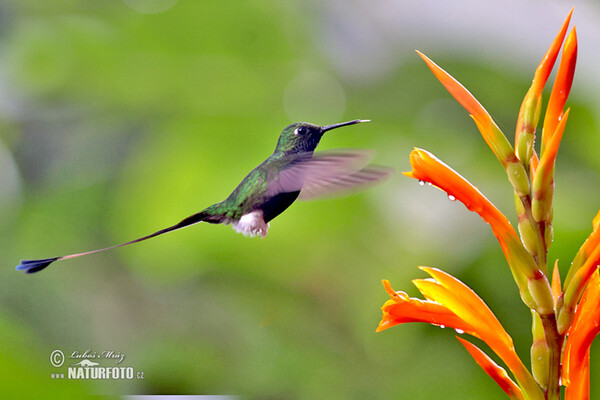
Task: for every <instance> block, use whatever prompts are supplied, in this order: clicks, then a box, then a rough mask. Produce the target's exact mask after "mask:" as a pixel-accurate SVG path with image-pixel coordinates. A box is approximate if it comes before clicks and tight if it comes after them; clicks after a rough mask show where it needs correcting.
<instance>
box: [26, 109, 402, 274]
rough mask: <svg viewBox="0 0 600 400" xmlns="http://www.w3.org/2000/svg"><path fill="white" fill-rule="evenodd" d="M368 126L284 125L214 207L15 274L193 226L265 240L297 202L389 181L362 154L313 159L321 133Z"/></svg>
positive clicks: (34, 263) (36, 263) (321, 155)
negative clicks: (227, 228)
mask: <svg viewBox="0 0 600 400" xmlns="http://www.w3.org/2000/svg"><path fill="white" fill-rule="evenodd" d="M368 121H369V120H361V119H355V120H353V121H348V122H342V123H339V124H334V125H326V126H319V125H314V124H309V123H306V122H299V123H295V124H291V125H288V126H287V127H286V128H285V129H284V130H283V131H282V132H281V135H280V136H279V140H278V141H277V146H276V147H275V151H274V152H273V154H271V155H270V156H269V157H268V158H267V159H266V160H265V161H263V162H262V163H261V164H260V165H259V166H258V167H256V168H254V169H253V170H252V171H250V173H249V174H248V175H246V177H245V178H244V179H243V180H242V182H241V183H240V184H239V185H238V186H237V187H236V188H235V190H234V191H233V192H232V193H231V194H230V195H229V197H227V198H226V199H225V200H223V201H221V202H220V203H216V204H213V205H212V206H209V207H206V208H205V209H204V210H202V211H200V212H199V213H196V214H194V215H191V216H189V217H187V218H185V219H184V220H182V221H181V222H179V223H177V224H175V225H173V226H170V227H168V228H164V229H161V230H159V231H157V232H154V233H152V234H150V235H147V236H143V237H141V238H139V239H135V240H132V241H130V242H126V243H122V244H118V245H114V246H110V247H106V248H103V249H97V250H92V251H87V252H85V253H77V254H70V255H66V256H61V257H53V258H45V259H41V260H22V261H21V263H20V264H19V265H18V266H17V270H20V271H25V272H26V273H29V274H31V273H34V272H38V271H41V270H43V269H44V268H46V267H47V266H48V265H50V264H51V263H53V262H54V261H60V260H67V259H69V258H75V257H80V256H85V255H88V254H93V253H97V252H100V251H104V250H109V249H114V248H117V247H122V246H127V245H130V244H133V243H137V242H141V241H143V240H146V239H150V238H153V237H155V236H159V235H162V234H163V233H167V232H171V231H175V230H177V229H181V228H184V227H186V226H190V225H194V224H197V223H199V222H208V223H211V224H226V225H227V224H232V226H233V229H235V230H236V231H237V232H240V233H243V234H245V235H247V236H261V237H265V236H266V235H267V231H268V229H269V221H271V220H272V219H273V218H275V217H276V216H278V215H279V214H281V213H282V212H283V211H285V210H286V209H287V208H288V207H289V206H290V205H291V204H292V203H293V202H294V201H295V200H296V199H297V198H301V199H309V198H314V197H319V196H323V195H327V194H333V193H336V192H339V191H343V190H344V189H352V188H354V189H357V188H361V187H366V186H369V185H373V184H375V183H377V182H380V181H382V180H383V179H385V178H387V177H388V176H389V175H390V173H391V169H390V168H385V167H379V166H372V165H370V166H367V163H368V162H369V161H370V159H371V158H372V153H371V152H369V151H366V150H340V151H329V152H321V153H317V154H314V153H313V152H314V150H315V148H316V147H317V145H318V144H319V141H320V140H321V137H322V136H323V134H324V133H325V132H327V131H330V130H332V129H336V128H340V127H342V126H348V125H354V124H358V123H360V122H368Z"/></svg>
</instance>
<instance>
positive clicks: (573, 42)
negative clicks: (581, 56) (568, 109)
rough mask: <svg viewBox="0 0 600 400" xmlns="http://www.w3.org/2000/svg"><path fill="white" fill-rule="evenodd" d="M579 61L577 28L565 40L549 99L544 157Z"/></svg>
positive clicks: (545, 119)
mask: <svg viewBox="0 0 600 400" xmlns="http://www.w3.org/2000/svg"><path fill="white" fill-rule="evenodd" d="M576 63H577V32H576V30H575V28H573V29H572V30H571V33H570V34H569V36H568V37H567V40H566V41H565V46H564V49H563V54H562V58H561V60H560V66H559V67H558V72H557V73H556V79H555V80H554V85H553V86H552V93H551V94H550V99H549V100H548V107H547V109H546V115H545V117H544V127H543V129H542V157H543V153H544V151H545V149H546V145H547V144H548V142H549V141H550V138H551V136H552V135H554V133H555V132H556V127H557V125H558V124H559V122H560V120H561V116H562V113H563V109H564V107H565V103H566V102H567V97H569V93H570V91H571V85H572V84H573V76H574V75H575V64H576Z"/></svg>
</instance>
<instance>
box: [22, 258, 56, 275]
mask: <svg viewBox="0 0 600 400" xmlns="http://www.w3.org/2000/svg"><path fill="white" fill-rule="evenodd" d="M59 258H60V257H54V258H44V259H42V260H21V263H20V264H19V265H17V271H24V272H25V273H26V274H33V273H34V272H38V271H41V270H43V269H44V268H46V267H47V266H48V265H50V264H52V263H53V262H54V261H56V260H58V259H59Z"/></svg>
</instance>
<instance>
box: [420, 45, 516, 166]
mask: <svg viewBox="0 0 600 400" xmlns="http://www.w3.org/2000/svg"><path fill="white" fill-rule="evenodd" d="M417 54H419V56H421V58H422V59H423V61H425V63H426V64H427V66H428V67H429V69H430V70H431V71H432V72H433V74H434V75H435V77H436V78H438V80H439V81H440V82H441V83H442V85H444V87H445V88H446V89H447V90H448V92H450V94H451V95H452V96H453V97H454V98H455V99H456V100H457V101H458V102H459V103H460V104H461V105H462V106H463V107H464V108H465V109H466V110H467V111H468V112H469V114H471V116H472V117H473V119H474V120H475V123H476V124H477V127H478V128H479V131H480V132H481V135H482V136H483V138H484V140H485V141H486V143H487V144H488V146H490V148H491V149H492V151H493V152H494V154H495V155H496V157H497V158H498V160H500V162H501V163H502V165H504V166H506V165H507V164H508V162H510V161H516V156H515V155H514V150H513V148H512V146H511V145H510V143H509V142H508V139H506V136H504V134H503V133H502V131H501V130H500V128H498V125H496V123H495V122H494V120H493V119H492V117H491V116H490V114H489V113H488V112H487V111H486V109H485V108H483V106H482V105H481V104H480V103H479V102H478V101H477V99H476V98H475V97H474V96H473V95H472V94H471V93H470V92H469V91H468V90H467V89H466V88H465V87H464V86H463V85H461V84H460V83H459V82H458V81H457V80H456V79H454V78H453V77H452V76H451V75H450V74H448V73H447V72H446V71H444V70H443V69H442V68H440V67H439V66H438V65H437V64H436V63H434V62H433V61H431V59H429V58H428V57H427V56H426V55H425V54H423V53H421V52H420V51H418V50H417Z"/></svg>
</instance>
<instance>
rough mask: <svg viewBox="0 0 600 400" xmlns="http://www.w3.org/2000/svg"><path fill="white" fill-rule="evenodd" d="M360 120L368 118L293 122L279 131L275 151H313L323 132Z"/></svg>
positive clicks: (289, 152)
mask: <svg viewBox="0 0 600 400" xmlns="http://www.w3.org/2000/svg"><path fill="white" fill-rule="evenodd" d="M360 122H369V120H368V119H355V120H353V121H348V122H341V123H339V124H333V125H325V126H319V125H315V124H310V123H308V122H296V123H295V124H291V125H288V126H286V127H285V129H284V130H283V131H282V132H281V135H279V141H278V142H277V147H276V148H275V151H281V152H284V153H286V154H293V153H305V152H311V151H314V150H315V148H316V147H317V145H318V144H319V141H320V140H321V137H322V136H323V134H324V133H325V132H327V131H330V130H332V129H335V128H340V127H342V126H347V125H354V124H358V123H360Z"/></svg>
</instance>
